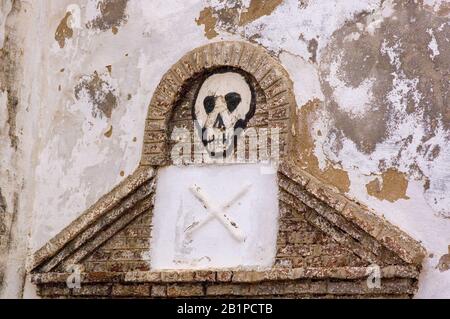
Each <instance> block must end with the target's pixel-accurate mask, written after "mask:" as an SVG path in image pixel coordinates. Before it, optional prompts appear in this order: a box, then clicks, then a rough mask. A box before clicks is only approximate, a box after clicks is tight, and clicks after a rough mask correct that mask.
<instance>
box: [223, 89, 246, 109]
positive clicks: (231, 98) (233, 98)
mask: <svg viewBox="0 0 450 319" xmlns="http://www.w3.org/2000/svg"><path fill="white" fill-rule="evenodd" d="M225 101H226V102H227V108H228V111H230V112H233V111H234V110H235V109H236V108H237V107H238V105H239V104H240V103H241V101H242V98H241V96H240V95H239V94H238V93H235V92H232V93H228V94H227V95H225Z"/></svg>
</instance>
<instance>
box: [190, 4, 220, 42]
mask: <svg viewBox="0 0 450 319" xmlns="http://www.w3.org/2000/svg"><path fill="white" fill-rule="evenodd" d="M195 22H197V25H204V26H205V36H206V37H207V38H208V39H213V38H215V37H216V36H218V35H219V34H218V33H217V32H216V30H215V29H214V28H215V27H216V22H217V18H216V17H214V12H213V10H212V9H211V8H205V9H203V10H202V11H201V12H200V16H199V17H198V19H195Z"/></svg>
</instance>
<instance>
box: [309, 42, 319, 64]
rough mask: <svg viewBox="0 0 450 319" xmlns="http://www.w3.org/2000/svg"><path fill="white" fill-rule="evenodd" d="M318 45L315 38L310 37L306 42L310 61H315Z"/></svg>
mask: <svg viewBox="0 0 450 319" xmlns="http://www.w3.org/2000/svg"><path fill="white" fill-rule="evenodd" d="M318 46H319V42H317V40H316V39H311V40H310V41H309V42H308V52H309V53H310V54H311V57H310V58H309V61H311V62H312V63H316V62H317V48H318Z"/></svg>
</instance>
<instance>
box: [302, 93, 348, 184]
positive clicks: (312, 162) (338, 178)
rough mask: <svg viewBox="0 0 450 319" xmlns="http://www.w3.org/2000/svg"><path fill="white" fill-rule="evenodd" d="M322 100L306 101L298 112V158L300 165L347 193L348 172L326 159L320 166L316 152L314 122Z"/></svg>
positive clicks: (318, 116)
mask: <svg viewBox="0 0 450 319" xmlns="http://www.w3.org/2000/svg"><path fill="white" fill-rule="evenodd" d="M320 105H321V103H320V101H318V100H314V101H310V102H308V103H306V104H305V105H303V106H302V108H301V109H300V111H299V112H298V115H297V117H298V121H299V124H298V131H299V132H298V134H296V137H295V139H296V140H297V145H298V147H297V149H296V152H297V154H298V155H297V160H298V164H299V165H300V167H302V168H303V169H305V170H307V171H308V172H310V173H311V174H312V175H314V176H316V177H318V178H321V179H322V180H323V181H325V182H328V183H330V184H331V185H333V186H335V187H337V188H338V189H339V190H340V191H341V192H343V193H346V192H348V191H349V190H350V179H349V177H348V173H347V172H346V171H345V170H343V169H341V168H337V167H335V165H333V164H332V162H330V161H328V160H326V161H325V163H326V164H325V167H324V168H323V169H321V168H320V166H319V160H318V158H317V156H316V155H315V153H314V149H315V138H314V137H313V135H312V134H314V133H315V134H317V132H313V130H312V127H313V125H312V123H314V122H315V121H316V120H317V119H318V118H320V115H319V108H320Z"/></svg>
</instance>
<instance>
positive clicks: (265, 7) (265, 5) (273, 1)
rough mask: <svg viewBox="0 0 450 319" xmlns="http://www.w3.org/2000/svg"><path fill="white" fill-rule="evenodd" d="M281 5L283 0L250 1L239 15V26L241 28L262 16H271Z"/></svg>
mask: <svg viewBox="0 0 450 319" xmlns="http://www.w3.org/2000/svg"><path fill="white" fill-rule="evenodd" d="M281 3H283V0H251V1H250V5H249V7H248V8H246V9H245V10H244V11H243V12H242V14H241V19H240V21H239V25H241V26H243V25H246V24H248V23H250V22H253V21H255V20H257V19H259V18H261V17H262V16H268V15H271V14H272V12H273V11H275V9H276V8H277V7H278V6H279V5H280V4H281Z"/></svg>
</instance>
